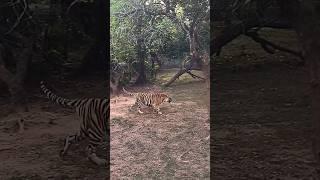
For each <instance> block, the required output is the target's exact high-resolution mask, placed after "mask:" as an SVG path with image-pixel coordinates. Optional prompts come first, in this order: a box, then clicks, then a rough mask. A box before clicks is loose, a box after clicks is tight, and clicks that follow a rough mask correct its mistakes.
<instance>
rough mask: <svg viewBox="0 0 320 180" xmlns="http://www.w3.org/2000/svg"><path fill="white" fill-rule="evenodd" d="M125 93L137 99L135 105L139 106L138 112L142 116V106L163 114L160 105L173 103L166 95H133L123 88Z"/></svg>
mask: <svg viewBox="0 0 320 180" xmlns="http://www.w3.org/2000/svg"><path fill="white" fill-rule="evenodd" d="M123 91H124V92H125V93H126V94H128V95H130V96H134V97H135V98H136V102H135V105H137V106H138V108H137V109H138V112H139V113H140V114H142V113H143V112H142V111H141V110H140V108H141V106H142V105H145V106H149V107H152V108H153V109H154V110H156V111H157V112H158V114H162V112H160V107H159V106H160V105H161V104H162V103H164V102H168V103H171V101H172V99H171V97H169V96H168V95H167V94H165V93H131V92H128V91H126V90H125V89H124V88H123Z"/></svg>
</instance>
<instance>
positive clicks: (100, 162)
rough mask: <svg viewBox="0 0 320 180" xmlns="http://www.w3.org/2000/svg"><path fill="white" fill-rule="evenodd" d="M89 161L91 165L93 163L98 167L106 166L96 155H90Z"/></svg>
mask: <svg viewBox="0 0 320 180" xmlns="http://www.w3.org/2000/svg"><path fill="white" fill-rule="evenodd" d="M88 159H89V160H91V161H92V162H93V163H95V164H96V165H98V166H106V165H107V160H105V159H101V158H99V157H98V156H96V155H91V156H89V157H88Z"/></svg>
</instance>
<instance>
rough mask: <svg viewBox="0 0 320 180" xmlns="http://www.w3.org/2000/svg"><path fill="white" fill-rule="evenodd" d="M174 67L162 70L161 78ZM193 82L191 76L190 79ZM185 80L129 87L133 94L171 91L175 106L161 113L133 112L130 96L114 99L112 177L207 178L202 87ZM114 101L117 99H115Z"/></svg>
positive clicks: (206, 116)
mask: <svg viewBox="0 0 320 180" xmlns="http://www.w3.org/2000/svg"><path fill="white" fill-rule="evenodd" d="M174 72H176V70H175V69H173V70H169V71H163V72H162V73H163V74H162V75H160V79H159V81H161V80H165V79H166V78H167V77H171V76H172V74H173V73H174ZM191 79H192V78H191ZM191 79H190V78H189V77H188V76H187V75H184V76H182V77H181V78H180V79H179V80H178V81H177V82H176V83H175V84H173V85H172V86H171V87H169V88H167V89H163V90H161V89H160V88H159V86H149V87H144V88H139V89H138V88H128V90H129V91H132V92H138V91H140V92H141V91H144V92H148V91H153V92H160V91H162V92H167V93H169V94H170V96H171V97H172V98H173V102H172V103H170V104H169V103H166V104H163V105H162V107H161V111H162V113H163V114H162V115H158V114H156V113H155V112H153V111H152V109H150V108H148V107H146V108H144V109H142V111H143V112H144V114H139V113H138V112H137V111H135V109H134V108H133V109H132V110H129V108H130V106H131V105H133V104H134V101H135V99H134V98H133V97H131V96H127V95H126V96H123V95H120V96H119V97H114V98H112V99H111V103H112V104H111V122H110V123H111V176H112V177H113V178H115V179H118V178H120V177H121V178H129V177H131V178H138V179H160V178H161V179H168V178H170V179H172V178H175V179H186V178H188V179H190V178H191V179H209V172H210V171H209V169H210V166H209V164H210V162H209V157H210V156H209V152H210V149H209V134H210V133H209V114H208V110H207V109H206V106H205V104H204V103H203V102H204V99H206V98H208V97H207V95H206V93H205V90H204V88H203V87H204V83H203V82H200V81H194V80H191ZM115 100H116V101H115Z"/></svg>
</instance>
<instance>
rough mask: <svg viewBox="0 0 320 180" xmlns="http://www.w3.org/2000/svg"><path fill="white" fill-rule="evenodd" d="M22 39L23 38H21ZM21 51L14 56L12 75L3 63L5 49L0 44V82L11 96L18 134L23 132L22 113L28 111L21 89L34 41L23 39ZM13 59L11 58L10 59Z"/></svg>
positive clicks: (23, 92) (22, 89)
mask: <svg viewBox="0 0 320 180" xmlns="http://www.w3.org/2000/svg"><path fill="white" fill-rule="evenodd" d="M21 38H24V37H21ZM21 40H22V41H24V46H25V47H23V50H22V51H21V50H20V49H16V50H15V51H17V52H18V51H20V52H19V54H18V56H16V57H15V58H16V72H15V73H12V72H11V71H9V70H8V68H7V67H6V65H5V61H4V59H3V58H4V53H5V48H4V47H3V46H1V44H0V80H2V81H3V82H5V83H6V84H7V86H8V90H9V92H10V95H11V107H10V109H11V111H13V112H14V113H17V114H18V116H19V119H18V120H17V122H18V124H19V128H20V132H23V130H24V124H23V122H24V117H23V113H24V112H26V111H28V106H27V98H26V93H25V90H24V88H23V83H24V80H25V77H26V75H27V70H28V64H29V62H30V61H31V59H32V54H33V41H34V39H28V38H24V39H21ZM12 58H13V57H12ZM11 61H13V59H11Z"/></svg>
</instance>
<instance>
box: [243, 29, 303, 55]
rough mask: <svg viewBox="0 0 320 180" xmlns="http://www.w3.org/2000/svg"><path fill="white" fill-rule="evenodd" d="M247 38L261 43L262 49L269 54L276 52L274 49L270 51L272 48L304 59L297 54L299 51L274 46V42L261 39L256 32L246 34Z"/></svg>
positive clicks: (299, 53)
mask: <svg viewBox="0 0 320 180" xmlns="http://www.w3.org/2000/svg"><path fill="white" fill-rule="evenodd" d="M245 35H246V36H248V37H251V38H252V39H253V40H254V41H256V42H257V43H259V44H260V45H261V47H262V48H263V49H264V50H266V51H267V52H268V53H271V54H273V53H274V52H273V51H272V49H270V47H272V48H274V49H278V50H280V51H283V52H287V53H290V54H292V55H295V56H297V57H299V58H301V59H304V57H303V55H302V53H301V52H297V51H294V50H291V49H288V48H285V47H281V46H279V45H277V44H274V43H273V42H270V41H268V40H266V39H263V38H261V37H260V36H259V35H258V33H256V32H246V33H245Z"/></svg>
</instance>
